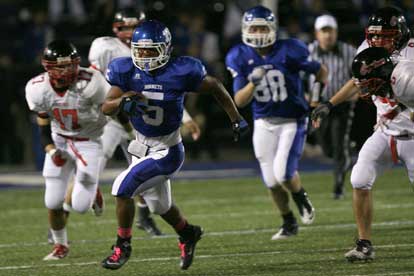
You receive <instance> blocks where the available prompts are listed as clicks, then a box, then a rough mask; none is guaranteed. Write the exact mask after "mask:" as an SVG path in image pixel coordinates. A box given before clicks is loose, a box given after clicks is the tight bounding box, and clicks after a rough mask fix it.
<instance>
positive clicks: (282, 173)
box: [275, 169, 286, 183]
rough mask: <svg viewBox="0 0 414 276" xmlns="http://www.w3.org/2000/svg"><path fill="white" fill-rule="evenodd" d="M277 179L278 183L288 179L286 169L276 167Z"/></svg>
mask: <svg viewBox="0 0 414 276" xmlns="http://www.w3.org/2000/svg"><path fill="white" fill-rule="evenodd" d="M275 179H276V182H277V183H283V182H285V181H286V171H285V170H281V169H276V171H275Z"/></svg>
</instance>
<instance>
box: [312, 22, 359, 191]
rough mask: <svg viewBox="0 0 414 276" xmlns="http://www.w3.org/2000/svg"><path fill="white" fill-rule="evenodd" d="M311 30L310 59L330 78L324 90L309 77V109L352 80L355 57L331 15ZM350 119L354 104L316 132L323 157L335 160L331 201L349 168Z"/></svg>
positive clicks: (339, 109)
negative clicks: (342, 39) (327, 72)
mask: <svg viewBox="0 0 414 276" xmlns="http://www.w3.org/2000/svg"><path fill="white" fill-rule="evenodd" d="M314 28H315V36H316V40H315V41H313V42H312V43H311V44H309V45H308V49H309V52H310V58H312V59H313V60H316V61H319V62H320V63H322V64H325V65H326V66H327V67H328V71H329V76H328V82H327V84H326V85H325V87H323V85H321V84H320V83H317V82H315V76H310V79H309V81H310V83H309V85H310V87H311V102H312V103H313V104H311V105H312V106H315V103H317V102H324V101H327V100H328V99H330V98H331V97H332V96H333V95H334V94H335V92H336V91H338V90H339V89H340V88H341V87H342V86H343V85H344V84H345V83H346V82H347V81H348V80H349V79H350V78H351V64H352V60H353V58H354V56H355V54H356V49H355V48H354V47H353V46H351V45H349V44H347V43H344V42H341V41H338V24H337V22H336V19H335V18H334V17H333V16H331V15H327V14H325V15H321V16H319V17H317V18H316V21H315V25H314ZM353 116H354V102H349V101H348V102H344V103H342V104H339V105H336V106H335V107H334V108H333V109H332V111H331V113H330V116H328V117H327V118H326V119H325V120H323V121H322V123H321V126H320V128H319V130H318V131H317V132H316V137H317V141H318V143H319V144H320V145H321V146H322V149H323V152H324V154H325V155H327V156H328V157H330V158H332V159H333V160H334V164H335V169H334V187H333V196H334V199H341V198H342V197H343V195H344V179H345V174H346V172H347V170H348V169H349V168H350V165H351V158H350V153H349V151H350V150H349V148H350V139H349V136H350V132H351V126H352V118H353Z"/></svg>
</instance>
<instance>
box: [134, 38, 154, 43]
mask: <svg viewBox="0 0 414 276" xmlns="http://www.w3.org/2000/svg"><path fill="white" fill-rule="evenodd" d="M137 43H143V44H145V43H152V39H148V38H144V39H140V40H138V41H137Z"/></svg>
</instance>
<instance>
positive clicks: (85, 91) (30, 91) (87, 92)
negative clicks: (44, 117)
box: [26, 67, 111, 139]
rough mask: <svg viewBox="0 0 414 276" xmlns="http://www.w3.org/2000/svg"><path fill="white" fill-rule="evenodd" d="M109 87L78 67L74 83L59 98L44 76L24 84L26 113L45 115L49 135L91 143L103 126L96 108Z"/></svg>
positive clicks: (92, 72)
mask: <svg viewBox="0 0 414 276" xmlns="http://www.w3.org/2000/svg"><path fill="white" fill-rule="evenodd" d="M110 87H111V86H110V85H109V84H108V83H107V82H106V80H105V78H104V77H103V76H102V74H101V73H99V72H98V71H96V70H93V69H88V68H82V67H81V68H79V75H78V79H77V81H76V83H75V84H74V85H72V86H71V87H69V88H68V90H67V91H66V92H64V93H61V94H59V93H57V92H56V91H55V90H54V89H53V88H52V86H51V84H50V82H49V75H48V74H47V72H45V73H43V74H40V75H38V76H36V77H34V78H33V79H31V80H30V81H28V83H27V84H26V101H27V103H28V105H29V108H30V110H32V111H35V112H37V113H47V114H48V115H49V117H50V118H51V127H52V132H53V133H57V134H62V135H66V136H72V137H80V138H90V139H95V138H97V137H99V136H101V135H102V132H103V127H104V125H105V124H106V116H105V115H104V114H103V113H102V112H101V110H100V106H101V104H102V103H103V102H104V100H105V97H106V94H107V92H108V91H109V89H110Z"/></svg>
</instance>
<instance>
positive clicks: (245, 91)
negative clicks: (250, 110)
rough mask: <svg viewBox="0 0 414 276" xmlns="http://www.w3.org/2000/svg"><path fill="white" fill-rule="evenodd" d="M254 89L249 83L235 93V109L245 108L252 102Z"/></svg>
mask: <svg viewBox="0 0 414 276" xmlns="http://www.w3.org/2000/svg"><path fill="white" fill-rule="evenodd" d="M254 88H255V85H254V84H253V83H252V82H249V83H247V84H246V85H245V86H244V87H243V88H242V89H240V90H239V91H237V93H236V95H235V96H234V102H235V103H236V105H237V107H245V106H246V105H248V104H249V103H250V102H251V101H252V99H253V95H254Z"/></svg>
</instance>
